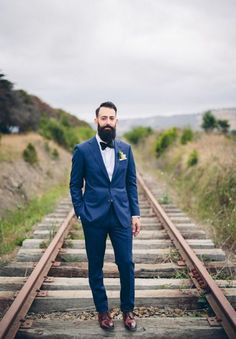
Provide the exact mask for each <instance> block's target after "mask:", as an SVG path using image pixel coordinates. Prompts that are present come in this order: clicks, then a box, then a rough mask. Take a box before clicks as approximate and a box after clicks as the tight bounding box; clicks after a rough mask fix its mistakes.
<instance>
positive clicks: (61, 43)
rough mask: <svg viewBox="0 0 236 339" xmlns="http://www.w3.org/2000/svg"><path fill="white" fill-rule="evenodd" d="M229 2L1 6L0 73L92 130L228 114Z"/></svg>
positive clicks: (9, 0) (234, 6) (233, 55)
mask: <svg viewBox="0 0 236 339" xmlns="http://www.w3.org/2000/svg"><path fill="white" fill-rule="evenodd" d="M235 14H236V3H235V1H233V0H232V1H231V0H226V1H224V2H222V1H220V0H216V1H213V0H209V1H202V0H190V1H187V0H181V1H180V0H172V1H168V2H167V1H164V0H160V1H155V0H136V1H134V0H100V1H95V0H88V1H86V2H85V1H82V0H70V1H68V2H65V1H63V0H50V1H46V0H34V1H33V2H32V1H30V0H21V1H17V0H2V1H1V3H0V22H1V30H0V50H1V55H0V67H1V69H2V71H3V72H4V73H5V74H7V76H8V78H9V80H11V81H13V82H15V83H16V86H17V87H18V88H24V89H26V90H27V91H29V92H30V93H34V94H35V95H38V96H40V97H41V98H42V99H43V100H45V101H47V102H49V103H50V104H51V105H53V106H54V107H61V108H64V109H66V110H68V111H71V113H74V114H77V115H79V116H80V117H83V118H86V119H88V120H91V119H92V117H93V112H94V109H95V108H96V107H97V106H98V105H99V103H100V102H102V101H104V100H108V99H109V100H113V101H114V102H115V103H116V104H117V106H118V108H119V112H120V114H121V116H125V115H126V114H127V112H129V115H130V116H133V117H135V116H142V115H143V114H148V115H154V114H168V113H169V114H170V113H183V112H185V113H186V112H190V113H191V112H194V111H198V110H202V109H207V108H209V107H223V106H233V105H234V106H235V104H236V102H235V101H236V99H235V89H236V88H235V87H236V81H235V80H236V79H235V77H236V76H235V75H236V62H235V61H236V46H235V41H236V36H235V35H236V31H235Z"/></svg>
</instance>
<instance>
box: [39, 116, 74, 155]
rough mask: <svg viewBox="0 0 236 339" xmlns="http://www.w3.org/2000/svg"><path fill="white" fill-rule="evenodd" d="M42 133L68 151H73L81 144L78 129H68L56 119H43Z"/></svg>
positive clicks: (41, 124)
mask: <svg viewBox="0 0 236 339" xmlns="http://www.w3.org/2000/svg"><path fill="white" fill-rule="evenodd" d="M40 133H41V134H42V135H43V136H44V137H46V138H48V139H53V140H54V141H55V142H56V143H58V144H59V145H60V146H63V147H64V148H66V149H68V150H72V149H73V148H74V146H75V145H76V144H78V143H79V142H80V139H79V133H78V131H77V129H76V128H73V127H66V126H65V125H63V124H62V123H60V122H59V121H57V120H55V119H44V118H43V119H42V120H41V123H40Z"/></svg>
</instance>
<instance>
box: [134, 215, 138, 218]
mask: <svg viewBox="0 0 236 339" xmlns="http://www.w3.org/2000/svg"><path fill="white" fill-rule="evenodd" d="M132 218H140V215H132Z"/></svg>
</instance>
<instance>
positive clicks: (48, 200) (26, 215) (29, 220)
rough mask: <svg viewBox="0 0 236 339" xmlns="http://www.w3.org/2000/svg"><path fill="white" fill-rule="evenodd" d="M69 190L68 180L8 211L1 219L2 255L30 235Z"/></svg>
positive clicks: (0, 244)
mask: <svg viewBox="0 0 236 339" xmlns="http://www.w3.org/2000/svg"><path fill="white" fill-rule="evenodd" d="M67 192H68V180H66V181H65V182H62V183H61V184H59V185H57V186H54V187H52V188H51V189H49V190H48V191H47V192H46V193H44V194H43V195H42V196H41V197H39V198H34V199H32V200H31V201H30V202H29V203H27V205H25V206H23V207H21V208H18V209H17V210H14V211H11V212H9V213H7V215H6V216H4V217H3V218H1V219H0V256H2V255H3V254H7V253H10V252H12V251H13V250H14V249H15V248H16V247H17V246H21V244H22V241H23V240H24V239H26V238H29V237H30V234H31V232H32V226H33V225H34V224H35V223H37V222H39V221H40V220H41V219H42V218H43V217H44V215H46V214H48V213H50V212H52V211H53V209H54V208H55V205H56V203H57V202H58V200H59V199H60V198H61V197H63V196H65V194H66V193H67Z"/></svg>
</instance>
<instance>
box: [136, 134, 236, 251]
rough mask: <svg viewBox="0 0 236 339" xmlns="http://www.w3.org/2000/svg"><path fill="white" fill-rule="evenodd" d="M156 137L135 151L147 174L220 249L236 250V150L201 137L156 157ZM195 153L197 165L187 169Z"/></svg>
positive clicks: (223, 140) (217, 138)
mask: <svg viewBox="0 0 236 339" xmlns="http://www.w3.org/2000/svg"><path fill="white" fill-rule="evenodd" d="M154 146H155V135H152V136H151V137H149V138H147V139H146V141H145V142H143V143H142V145H141V147H142V149H141V148H139V147H137V148H136V150H135V156H136V160H137V161H138V163H139V164H140V167H141V168H142V171H143V172H144V173H146V174H147V173H150V174H151V175H152V176H153V177H154V178H157V184H158V185H160V184H161V183H163V182H164V183H165V184H166V183H167V186H168V189H169V190H170V192H171V195H172V199H173V200H174V201H175V203H176V204H177V205H179V206H180V207H181V208H182V209H183V210H184V211H185V212H186V213H188V214H189V215H190V216H191V218H193V219H194V220H196V222H197V223H198V224H200V225H203V226H204V227H205V228H206V230H207V232H210V233H211V237H212V238H213V240H214V241H215V243H216V244H217V245H220V246H222V245H223V246H224V248H228V249H230V250H232V251H235V250H236V226H235V225H236V207H235V206H236V172H235V167H236V147H235V141H234V140H232V139H230V138H227V137H225V136H223V135H219V134H211V135H209V134H205V133H198V134H196V137H195V138H194V140H193V141H192V142H188V143H187V144H186V145H182V144H180V143H177V144H175V145H173V146H171V147H170V148H169V149H168V150H166V152H165V153H163V155H162V156H161V157H159V158H158V159H156V157H155V150H154ZM194 150H196V152H197V154H198V156H199V157H198V161H197V162H196V163H195V165H194V166H190V167H189V166H188V159H189V157H190V155H191V154H192V152H193V151H194Z"/></svg>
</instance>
